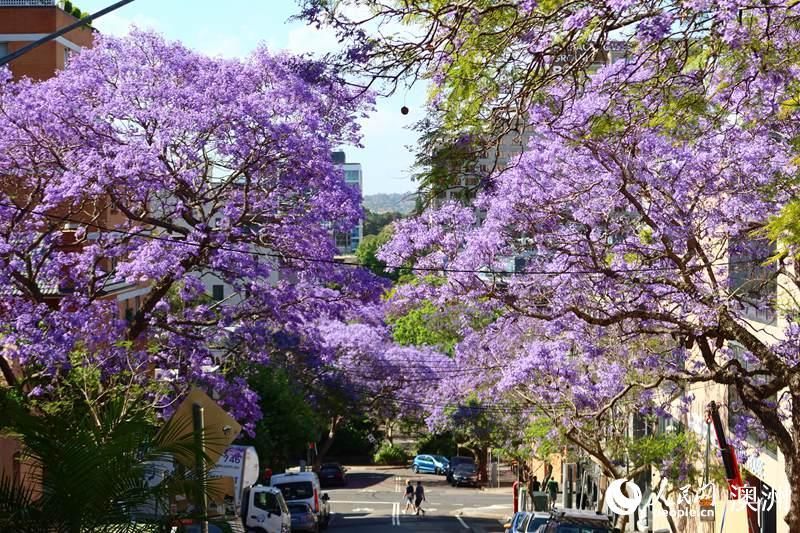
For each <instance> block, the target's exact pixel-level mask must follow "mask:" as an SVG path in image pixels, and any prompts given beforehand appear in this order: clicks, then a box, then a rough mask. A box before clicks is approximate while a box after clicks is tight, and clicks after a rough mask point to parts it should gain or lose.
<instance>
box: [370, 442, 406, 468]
mask: <svg viewBox="0 0 800 533" xmlns="http://www.w3.org/2000/svg"><path fill="white" fill-rule="evenodd" d="M372 460H373V461H374V462H375V464H378V465H402V464H405V463H406V461H408V454H406V452H405V450H404V449H402V448H398V447H397V446H392V445H391V444H389V443H388V442H384V443H383V444H381V447H380V448H378V451H377V452H375V455H374V456H373V458H372Z"/></svg>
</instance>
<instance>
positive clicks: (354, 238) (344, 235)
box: [331, 151, 364, 255]
mask: <svg viewBox="0 0 800 533" xmlns="http://www.w3.org/2000/svg"><path fill="white" fill-rule="evenodd" d="M331 157H333V161H334V163H336V166H337V167H339V168H340V169H341V170H342V172H343V173H344V181H345V183H346V184H347V185H349V186H350V187H353V188H354V189H356V190H357V191H358V195H359V197H360V196H361V194H362V191H363V190H364V178H363V174H362V171H361V163H353V162H348V161H347V155H346V154H345V153H344V152H341V151H339V152H333V153H332V154H331ZM363 237H364V221H363V220H361V219H359V221H358V224H356V226H355V227H353V229H351V230H350V231H349V232H339V231H337V232H334V238H335V239H336V248H337V249H338V250H339V253H340V254H341V255H350V254H353V253H354V252H355V251H356V248H358V245H359V244H361V240H362V239H363Z"/></svg>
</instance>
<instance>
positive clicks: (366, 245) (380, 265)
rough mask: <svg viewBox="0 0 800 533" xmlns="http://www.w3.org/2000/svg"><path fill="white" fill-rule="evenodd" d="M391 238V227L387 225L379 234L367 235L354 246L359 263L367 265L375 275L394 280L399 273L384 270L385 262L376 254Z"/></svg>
mask: <svg viewBox="0 0 800 533" xmlns="http://www.w3.org/2000/svg"><path fill="white" fill-rule="evenodd" d="M391 238H392V233H391V227H389V226H387V227H385V228H384V229H383V230H381V233H380V234H379V235H367V236H366V237H364V238H363V239H362V240H361V242H360V243H359V244H358V248H356V258H357V259H358V262H359V264H361V265H363V266H365V267H367V268H368V269H370V271H372V272H373V273H374V274H375V275H377V276H382V277H385V278H388V279H391V280H393V281H396V280H397V278H398V276H399V273H398V271H397V270H395V269H391V270H390V271H386V270H385V269H386V263H384V262H383V261H381V260H380V259H378V257H377V254H378V251H379V250H380V248H381V246H383V245H384V244H386V243H387V242H389V240H390V239H391Z"/></svg>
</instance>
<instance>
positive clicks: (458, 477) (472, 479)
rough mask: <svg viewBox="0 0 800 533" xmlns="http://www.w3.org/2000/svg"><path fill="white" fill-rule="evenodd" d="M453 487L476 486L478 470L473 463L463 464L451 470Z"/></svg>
mask: <svg viewBox="0 0 800 533" xmlns="http://www.w3.org/2000/svg"><path fill="white" fill-rule="evenodd" d="M453 485H454V486H456V487H459V486H461V485H470V486H473V487H477V486H478V469H477V468H476V467H475V464H474V463H464V464H460V465H458V466H457V467H456V468H455V470H453Z"/></svg>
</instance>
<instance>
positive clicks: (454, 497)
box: [325, 468, 511, 533]
mask: <svg viewBox="0 0 800 533" xmlns="http://www.w3.org/2000/svg"><path fill="white" fill-rule="evenodd" d="M408 479H410V480H412V481H413V482H414V485H416V482H417V480H421V481H422V484H423V486H424V487H425V496H426V498H427V502H425V503H424V504H423V509H425V510H426V512H425V515H424V516H415V515H414V514H411V512H410V514H404V513H403V508H404V506H405V503H404V502H403V493H404V491H405V484H406V480H408ZM325 492H327V493H328V495H329V496H330V498H331V510H332V512H333V518H332V520H331V524H330V528H329V531H330V532H331V533H346V532H353V533H400V532H401V531H419V532H430V533H433V532H458V533H466V532H469V531H473V532H475V533H501V532H502V531H503V528H502V523H503V519H504V518H506V517H508V516H510V515H511V497H510V496H509V495H505V494H497V493H494V492H491V491H481V490H480V489H475V488H469V487H458V488H454V487H450V486H449V485H448V484H447V482H446V481H445V479H444V476H436V475H433V474H413V473H412V472H411V471H410V470H408V469H366V468H358V469H351V470H350V471H349V472H348V484H347V487H345V488H335V489H325Z"/></svg>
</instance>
